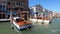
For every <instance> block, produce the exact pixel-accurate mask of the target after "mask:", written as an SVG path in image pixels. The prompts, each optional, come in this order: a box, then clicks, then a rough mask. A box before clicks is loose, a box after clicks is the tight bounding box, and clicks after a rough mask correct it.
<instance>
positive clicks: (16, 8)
mask: <svg viewBox="0 0 60 34" xmlns="http://www.w3.org/2000/svg"><path fill="white" fill-rule="evenodd" d="M4 2H6V3H5V4H6V7H5V8H6V11H5V10H4V11H3V13H5V15H7V16H6V17H4V18H7V17H8V18H9V17H10V13H11V12H12V14H13V16H22V15H23V14H24V15H25V13H26V12H28V11H29V8H28V7H29V6H28V0H5V1H4ZM2 4H3V3H2ZM3 16H4V15H3ZM2 18H3V17H2Z"/></svg>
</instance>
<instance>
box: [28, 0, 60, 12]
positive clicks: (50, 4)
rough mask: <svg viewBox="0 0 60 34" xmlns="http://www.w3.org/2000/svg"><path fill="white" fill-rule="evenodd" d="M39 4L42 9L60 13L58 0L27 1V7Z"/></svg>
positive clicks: (59, 1)
mask: <svg viewBox="0 0 60 34" xmlns="http://www.w3.org/2000/svg"><path fill="white" fill-rule="evenodd" d="M37 4H40V5H41V6H42V7H43V8H45V9H48V10H51V11H54V12H60V0H29V7H32V6H34V5H37Z"/></svg>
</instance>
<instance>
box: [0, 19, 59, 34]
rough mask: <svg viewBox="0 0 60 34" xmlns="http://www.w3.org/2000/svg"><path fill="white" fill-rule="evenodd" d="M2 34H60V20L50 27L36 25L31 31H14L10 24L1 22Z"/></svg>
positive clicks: (0, 31) (54, 21) (0, 32)
mask: <svg viewBox="0 0 60 34" xmlns="http://www.w3.org/2000/svg"><path fill="white" fill-rule="evenodd" d="M0 34H60V19H57V18H55V19H53V20H52V23H51V24H49V25H43V24H41V25H38V24H34V27H33V28H32V29H30V30H23V31H18V30H17V29H14V30H12V29H11V24H10V23H9V22H0Z"/></svg>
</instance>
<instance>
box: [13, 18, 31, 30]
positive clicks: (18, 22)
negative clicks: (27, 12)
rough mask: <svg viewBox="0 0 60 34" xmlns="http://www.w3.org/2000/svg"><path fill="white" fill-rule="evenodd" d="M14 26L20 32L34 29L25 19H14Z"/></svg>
mask: <svg viewBox="0 0 60 34" xmlns="http://www.w3.org/2000/svg"><path fill="white" fill-rule="evenodd" d="M13 25H14V27H16V28H17V29H18V30H24V29H27V28H28V29H30V28H31V27H32V23H31V22H28V21H25V20H24V19H23V18H19V17H15V18H13Z"/></svg>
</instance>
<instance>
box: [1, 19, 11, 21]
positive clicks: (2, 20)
mask: <svg viewBox="0 0 60 34" xmlns="http://www.w3.org/2000/svg"><path fill="white" fill-rule="evenodd" d="M0 21H10V19H0Z"/></svg>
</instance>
